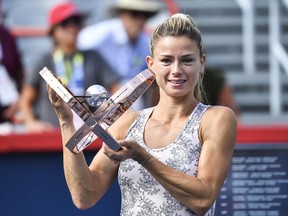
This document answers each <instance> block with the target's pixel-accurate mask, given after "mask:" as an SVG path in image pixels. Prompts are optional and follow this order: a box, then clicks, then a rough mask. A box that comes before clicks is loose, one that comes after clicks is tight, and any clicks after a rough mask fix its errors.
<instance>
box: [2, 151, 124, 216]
mask: <svg viewBox="0 0 288 216" xmlns="http://www.w3.org/2000/svg"><path fill="white" fill-rule="evenodd" d="M93 155H94V153H92V152H89V153H87V158H88V160H89V159H90V158H91V157H92V156H93ZM62 161H63V160H62V154H61V153H60V152H59V153H56V152H55V153H26V154H23V153H12V154H6V155H0V170H1V173H0V215H1V216H58V215H59V216H60V215H61V216H74V215H75V216H76V215H77V216H80V215H83V216H84V215H85V216H88V215H89V216H90V215H91V216H92V215H93V216H95V215H100V216H114V215H119V209H120V191H119V188H118V185H117V184H116V182H115V183H114V184H113V187H112V188H111V189H110V191H109V192H108V193H107V194H106V195H105V196H104V197H103V199H102V200H101V201H100V202H99V203H98V204H97V205H96V206H95V207H93V208H91V209H89V210H85V211H83V210H78V209H77V208H76V207H75V206H74V205H73V203H72V200H71V197H70V194H69V191H68V188H67V186H66V183H65V179H64V174H63V165H62Z"/></svg>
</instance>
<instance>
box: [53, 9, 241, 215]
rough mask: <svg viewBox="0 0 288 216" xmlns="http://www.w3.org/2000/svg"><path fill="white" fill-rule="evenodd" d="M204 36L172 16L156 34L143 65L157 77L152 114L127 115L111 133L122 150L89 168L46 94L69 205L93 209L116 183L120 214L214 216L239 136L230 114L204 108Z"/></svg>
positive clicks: (67, 122) (67, 121)
mask: <svg viewBox="0 0 288 216" xmlns="http://www.w3.org/2000/svg"><path fill="white" fill-rule="evenodd" d="M202 43H203V42H202V36H201V33H200V31H199V29H198V28H197V26H196V25H195V23H194V21H193V19H192V18H191V17H190V16H188V15H185V14H175V15H173V16H172V17H171V18H169V19H167V20H165V21H163V22H162V23H160V24H159V26H158V27H157V28H156V29H155V31H154V32H153V35H152V38H151V42H150V53H151V54H150V56H147V57H146V62H147V65H148V68H149V70H150V71H152V72H154V73H155V74H156V82H157V84H158V86H159V89H160V91H159V92H160V100H159V103H158V104H157V105H156V106H155V107H151V108H147V109H144V110H141V111H133V110H128V111H126V112H125V113H124V114H123V116H122V117H120V118H119V119H118V120H117V121H116V122H115V123H114V124H113V125H112V126H111V127H110V128H109V132H110V133H111V135H112V136H113V137H114V138H115V139H116V140H117V141H118V143H119V145H121V147H122V148H121V149H120V150H118V151H113V150H112V149H110V148H109V147H108V146H107V145H105V144H103V146H102V148H101V149H100V151H98V152H97V154H96V156H95V157H94V159H93V160H92V162H91V164H90V165H89V166H88V165H87V162H86V161H85V155H84V154H83V152H80V153H79V154H76V155H75V154H74V153H71V152H70V151H69V150H68V149H67V148H65V143H66V142H67V141H68V140H69V139H70V137H71V136H72V135H73V134H74V132H75V127H74V125H73V115H72V112H71V110H70V108H69V107H68V106H67V104H65V103H64V102H63V100H62V99H61V98H60V97H58V96H57V94H56V93H55V92H54V91H53V90H52V89H51V88H49V98H50V101H51V103H52V104H53V107H54V109H55V111H56V113H57V115H58V118H59V122H60V125H61V133H62V141H63V147H64V148H63V157H64V159H63V161H65V163H64V172H65V176H66V181H67V184H68V188H69V190H70V192H71V196H72V199H73V202H74V204H75V205H76V206H77V207H78V208H80V209H87V208H90V207H92V206H93V205H95V204H96V203H97V202H98V201H99V200H100V199H101V197H102V196H103V195H104V194H105V193H106V191H107V190H108V188H109V187H110V186H111V184H112V182H113V181H114V179H115V178H116V177H117V176H118V182H119V185H120V189H121V195H122V202H121V215H123V216H124V215H166V216H172V215H181V216H188V215H190V216H191V215H192V216H196V215H201V216H203V215H205V216H214V215H215V200H216V198H217V196H218V194H219V191H220V189H221V187H222V185H223V183H224V181H225V178H226V176H227V173H228V171H229V167H230V163H231V159H232V155H233V151H234V146H235V140H236V132H237V121H236V117H235V114H234V113H233V111H232V110H231V109H230V108H227V107H224V106H209V105H204V104H203V103H201V101H202V76H203V73H204V68H205V60H206V58H205V54H203V46H202Z"/></svg>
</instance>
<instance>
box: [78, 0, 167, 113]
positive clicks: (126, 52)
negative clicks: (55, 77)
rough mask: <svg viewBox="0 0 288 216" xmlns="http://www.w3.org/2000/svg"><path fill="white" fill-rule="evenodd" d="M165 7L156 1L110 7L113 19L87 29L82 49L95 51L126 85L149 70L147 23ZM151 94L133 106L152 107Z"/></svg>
mask: <svg viewBox="0 0 288 216" xmlns="http://www.w3.org/2000/svg"><path fill="white" fill-rule="evenodd" d="M161 8H162V4H161V3H160V2H158V1H153V0H118V1H117V2H116V3H115V4H114V5H112V6H111V7H110V8H109V14H110V15H111V16H112V17H113V18H111V19H109V20H106V21H103V22H99V23H96V24H94V25H91V26H88V27H86V28H84V29H83V30H82V31H81V32H80V33H79V36H78V47H79V49H82V50H86V49H94V50H96V51H98V52H99V53H100V55H101V56H102V57H103V58H104V59H105V60H106V61H107V63H108V64H109V65H110V66H111V67H112V68H113V70H114V71H116V72H117V73H118V74H119V75H120V84H121V85H123V84H125V83H126V82H127V81H129V80H130V79H131V78H133V77H134V76H136V75H137V74H138V73H140V72H141V71H142V70H144V69H146V68H147V65H146V56H147V55H149V53H150V52H149V40H150V34H149V33H148V32H144V27H145V24H146V21H147V20H148V19H149V18H151V17H153V16H154V15H156V14H157V13H158V12H159V11H160V10H161ZM148 97H149V93H146V94H144V96H143V97H141V98H140V99H138V100H137V101H136V103H135V104H134V105H133V108H134V109H140V108H143V107H146V106H149V105H150V101H151V99H149V98H148Z"/></svg>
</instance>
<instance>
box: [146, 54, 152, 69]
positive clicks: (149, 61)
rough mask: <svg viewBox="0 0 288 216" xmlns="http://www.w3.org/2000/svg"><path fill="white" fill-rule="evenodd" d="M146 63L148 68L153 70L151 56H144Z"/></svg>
mask: <svg viewBox="0 0 288 216" xmlns="http://www.w3.org/2000/svg"><path fill="white" fill-rule="evenodd" d="M146 64H147V67H148V68H149V70H151V71H153V69H152V66H153V58H152V57H151V56H147V57H146Z"/></svg>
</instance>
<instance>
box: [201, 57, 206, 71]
mask: <svg viewBox="0 0 288 216" xmlns="http://www.w3.org/2000/svg"><path fill="white" fill-rule="evenodd" d="M200 62H201V68H200V71H202V72H203V73H204V71H205V63H206V55H205V54H203V55H202V57H201V59H200Z"/></svg>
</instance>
